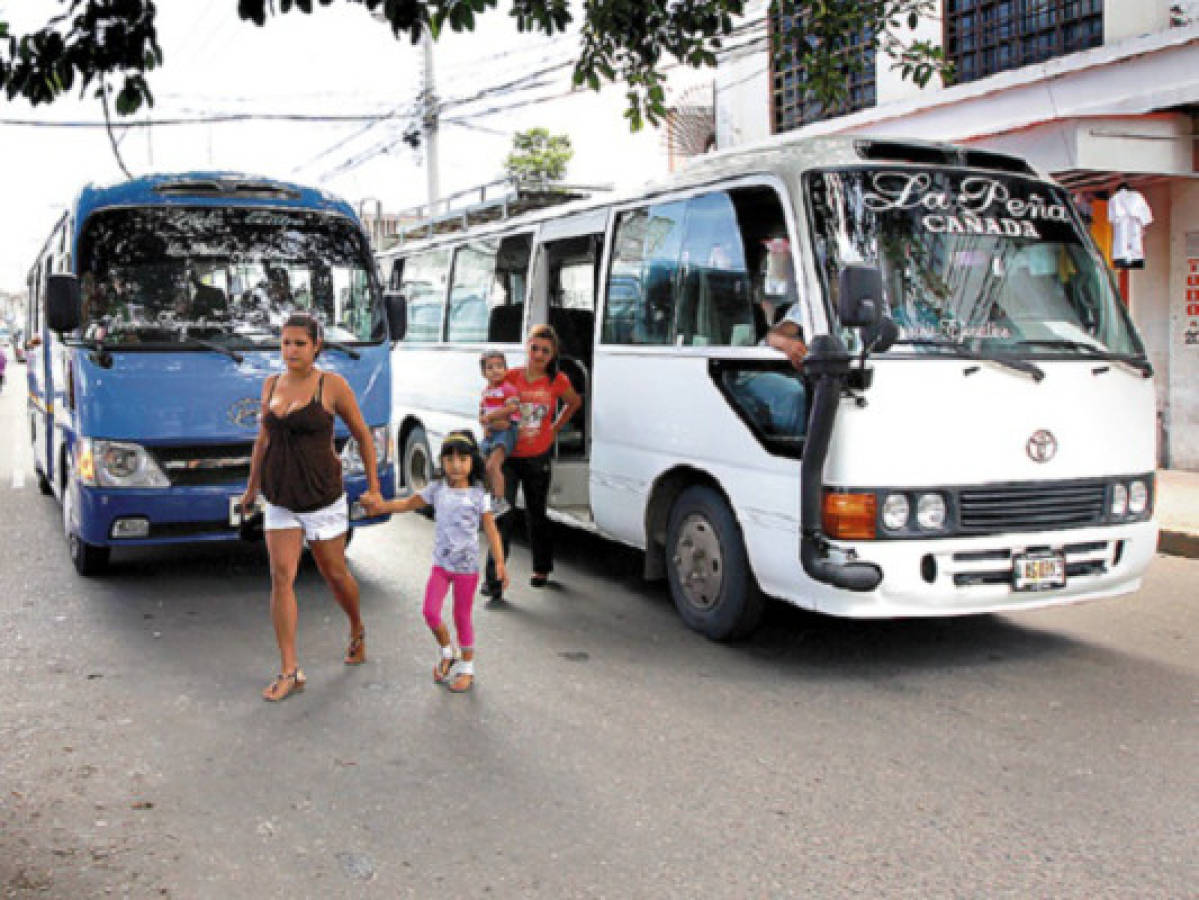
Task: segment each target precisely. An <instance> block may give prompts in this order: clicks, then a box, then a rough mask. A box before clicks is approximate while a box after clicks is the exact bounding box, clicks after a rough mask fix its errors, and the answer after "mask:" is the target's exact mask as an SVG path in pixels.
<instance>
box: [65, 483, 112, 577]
mask: <svg viewBox="0 0 1199 900" xmlns="http://www.w3.org/2000/svg"><path fill="white" fill-rule="evenodd" d="M66 476H67V477H66V480H65V482H64V483H63V486H62V527H63V532H64V533H65V534H66V538H67V551H68V552H69V553H70V554H71V563H72V565H74V566H75V571H76V572H78V573H79V574H80V575H83V576H85V577H86V576H91V575H99V574H100V573H101V572H103V571H104V570H105V569H106V568H108V559H109V556H110V555H111V552H112V551H111V549H110V548H108V547H97V546H96V545H95V544H89V543H87V542H86V541H85V540H84V539H83V538H81V537H80V536H79V532H78V531H76V530H75V507H76V505H77V504H78V502H79V500H78V497H77V491H78V490H79V488H78V487H77V486H73V485H75V472H74V469H73V468H68V469H67V473H66Z"/></svg>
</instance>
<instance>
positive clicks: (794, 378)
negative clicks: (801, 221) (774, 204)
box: [724, 235, 808, 441]
mask: <svg viewBox="0 0 1199 900" xmlns="http://www.w3.org/2000/svg"><path fill="white" fill-rule="evenodd" d="M756 269H757V272H758V277H757V280H756V283H755V293H756V302H755V307H756V308H758V309H759V315H760V316H761V319H762V320H763V321H771V320H774V324H773V325H771V326H770V327H769V328H768V329H766V331H765V335H764V341H763V343H765V344H766V345H767V346H770V347H773V348H774V349H776V350H778V351H779V352H781V353H782V354H784V355H785V356H786V357H787V359H788V360H789V361H790V363H791V367H792V371H780V370H778V369H773V368H770V369H751V368H746V369H740V370H733V371H730V372H728V373H727V375H726V377H725V381H724V384H725V387H726V388H727V389H728V391H729V392H730V393H731V394H732V396H733V398H734V400H735V401H736V402H737V404H738V406H739V407H740V408H741V410H742V412H743V413H744V414H745V415H746V416H748V417H749V419H750V420H751V422H752V423H753V424H754V426H755V427H756V428H757V429H758V430H759V431H760V432H761V433H762V434H763V435H764V436H765V437H767V438H770V439H775V440H780V439H781V440H783V441H798V440H800V439H802V437H803V435H804V433H805V431H806V430H807V412H808V405H807V390H806V388H805V385H804V381H803V376H802V371H803V361H804V357H805V356H806V354H807V345H806V343H805V342H804V337H803V313H802V307H801V306H800V303H799V290H798V285H797V280H796V275H795V266H794V262H793V260H792V258H791V248H790V243H789V242H788V241H787V239H786V238H785V237H783V236H781V235H775V236H773V237H768V238H765V239H763V240H762V241H761V259H760V260H759V262H758V264H757V266H756Z"/></svg>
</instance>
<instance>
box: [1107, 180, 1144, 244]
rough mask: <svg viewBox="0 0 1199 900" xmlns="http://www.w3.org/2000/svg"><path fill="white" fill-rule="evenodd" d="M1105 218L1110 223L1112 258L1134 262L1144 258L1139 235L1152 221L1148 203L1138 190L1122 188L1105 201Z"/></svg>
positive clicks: (1140, 235)
mask: <svg viewBox="0 0 1199 900" xmlns="http://www.w3.org/2000/svg"><path fill="white" fill-rule="evenodd" d="M1107 220H1108V221H1109V222H1111V223H1112V259H1114V260H1125V261H1128V262H1136V261H1139V260H1142V259H1144V258H1145V251H1144V247H1143V244H1142V242H1141V237H1142V235H1143V234H1144V232H1145V226H1146V225H1148V224H1149V223H1150V222H1152V221H1153V212H1152V211H1151V210H1150V209H1149V204H1148V203H1146V202H1145V198H1144V197H1143V196H1141V194H1140V193H1139V192H1138V191H1134V190H1130V189H1128V188H1122V189H1120V190H1118V191H1116V193H1115V194H1113V195H1112V198H1111V200H1109V201H1108V202H1107Z"/></svg>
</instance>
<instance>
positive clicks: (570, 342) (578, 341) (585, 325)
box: [549, 306, 595, 369]
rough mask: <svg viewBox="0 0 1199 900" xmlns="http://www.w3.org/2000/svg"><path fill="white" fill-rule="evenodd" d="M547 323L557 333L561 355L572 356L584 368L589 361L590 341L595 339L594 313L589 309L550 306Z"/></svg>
mask: <svg viewBox="0 0 1199 900" xmlns="http://www.w3.org/2000/svg"><path fill="white" fill-rule="evenodd" d="M549 324H550V325H552V326H553V329H554V331H556V332H557V333H558V341H559V343H560V344H561V346H560V348H559V350H560V353H561V355H562V356H572V357H574V358H575V359H577V360H579V361H580V362H582V364H583V367H584V369H586V368H587V367H588V365H589V363H590V361H591V343H592V341H593V340H594V339H595V313H594V312H592V311H591V310H589V309H567V308H564V307H560V306H554V307H550V314H549Z"/></svg>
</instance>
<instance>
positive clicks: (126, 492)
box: [78, 466, 395, 547]
mask: <svg viewBox="0 0 1199 900" xmlns="http://www.w3.org/2000/svg"><path fill="white" fill-rule="evenodd" d="M379 485H380V488H381V489H382V493H383V496H384V497H391V496H394V494H395V469H394V467H393V466H386V467H385V468H383V469H381V470H380V471H379ZM366 487H367V480H366V476H358V477H354V478H347V479H346V481H345V489H346V498H347V499H348V500H349V502H350V505H351V510H352V508H353V504H354V501H355V500H357V499H358V498H359V497H360V496H361V495H362V494H363V493H364V492H365V491H366ZM78 490H79V511H78V517H79V522H78V525H79V536H80V537H81V538H82V539H83V540H84V541H85V542H86V543H88V544H93V545H95V546H98V547H137V546H152V545H159V544H190V543H208V542H212V541H236V540H240V532H239V530H238V527H237V526H236V525H233V524H231V523H230V521H229V501H230V498H235V497H240V496H241V495H242V493H243V491H244V490H245V486H244V485H240V484H222V485H203V486H191V487H173V488H165V489H150V488H147V489H119V490H114V489H111V488H94V487H86V486H84V485H79V486H78ZM121 518H144V519H146V520H148V521H149V526H150V533H149V536H148V537H139V538H114V537H113V536H112V533H113V523H114V522H116V520H117V519H121ZM389 518H390V516H375V517H373V518H365V517H363V518H354V514H353V511H351V513H350V524H351V525H352V526H353V527H355V528H358V527H360V526H363V525H377V524H380V523H382V522H386V521H387V520H388V519H389Z"/></svg>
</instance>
